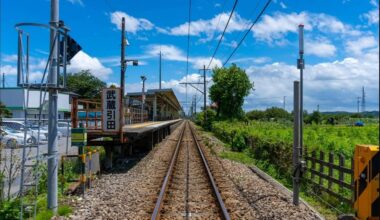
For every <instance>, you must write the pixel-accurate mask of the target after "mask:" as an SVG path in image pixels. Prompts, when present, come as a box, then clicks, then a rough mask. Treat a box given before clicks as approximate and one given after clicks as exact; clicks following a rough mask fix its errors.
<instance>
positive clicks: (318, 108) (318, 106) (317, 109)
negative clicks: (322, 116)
mask: <svg viewBox="0 0 380 220" xmlns="http://www.w3.org/2000/svg"><path fill="white" fill-rule="evenodd" d="M317 112H319V104H318V105H317Z"/></svg>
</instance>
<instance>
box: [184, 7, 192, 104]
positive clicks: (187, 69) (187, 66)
mask: <svg viewBox="0 0 380 220" xmlns="http://www.w3.org/2000/svg"><path fill="white" fill-rule="evenodd" d="M188 15H189V18H188V19H189V20H188V26H187V52H186V86H185V87H186V103H187V76H188V75H189V54H190V25H191V0H189V14H188ZM186 105H187V106H186V107H188V104H186Z"/></svg>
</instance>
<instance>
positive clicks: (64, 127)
mask: <svg viewBox="0 0 380 220" xmlns="http://www.w3.org/2000/svg"><path fill="white" fill-rule="evenodd" d="M58 131H59V132H61V133H62V136H63V137H67V136H70V135H71V123H67V122H58Z"/></svg>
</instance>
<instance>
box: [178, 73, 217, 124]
mask: <svg viewBox="0 0 380 220" xmlns="http://www.w3.org/2000/svg"><path fill="white" fill-rule="evenodd" d="M200 70H203V83H201V82H198V83H195V82H184V83H180V84H184V85H186V86H187V85H190V86H191V87H193V88H194V89H196V90H197V91H199V92H200V93H202V94H203V111H204V112H205V117H204V122H205V123H206V121H207V113H206V103H207V89H206V87H207V82H206V71H207V70H210V69H206V65H203V69H200ZM194 85H203V91H202V90H200V89H199V88H198V87H195V86H194ZM186 101H187V99H186Z"/></svg>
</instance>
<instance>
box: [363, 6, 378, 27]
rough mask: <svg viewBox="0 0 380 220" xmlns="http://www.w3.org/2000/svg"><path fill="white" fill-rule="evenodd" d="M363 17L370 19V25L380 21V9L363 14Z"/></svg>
mask: <svg viewBox="0 0 380 220" xmlns="http://www.w3.org/2000/svg"><path fill="white" fill-rule="evenodd" d="M363 18H365V19H366V20H367V21H368V24H369V25H372V24H377V23H379V9H374V10H371V11H369V12H367V13H365V14H363Z"/></svg>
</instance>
